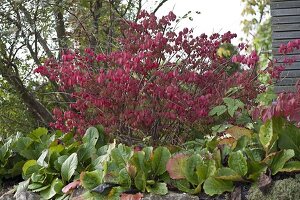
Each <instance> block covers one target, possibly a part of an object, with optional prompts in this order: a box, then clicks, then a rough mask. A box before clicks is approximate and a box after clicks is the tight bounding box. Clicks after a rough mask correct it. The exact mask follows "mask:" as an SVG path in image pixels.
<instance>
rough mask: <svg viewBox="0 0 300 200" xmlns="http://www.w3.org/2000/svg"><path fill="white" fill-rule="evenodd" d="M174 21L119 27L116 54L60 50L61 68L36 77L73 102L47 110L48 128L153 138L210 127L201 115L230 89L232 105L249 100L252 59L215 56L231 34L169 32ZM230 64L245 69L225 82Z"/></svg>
mask: <svg viewBox="0 0 300 200" xmlns="http://www.w3.org/2000/svg"><path fill="white" fill-rule="evenodd" d="M175 20H176V16H175V15H174V14H173V13H172V12H170V13H169V14H168V15H167V16H164V17H162V18H161V19H157V18H156V17H155V15H153V14H148V13H147V12H142V13H141V14H140V18H139V21H138V22H137V23H135V22H131V21H126V22H125V23H124V27H125V28H126V30H125V31H124V35H125V36H126V37H124V38H121V39H120V40H119V44H120V50H118V51H114V52H112V53H109V54H104V53H99V54H97V53H95V52H94V51H92V50H91V49H86V50H85V52H84V53H79V52H78V51H68V52H65V53H64V55H63V56H62V60H61V61H57V60H55V59H49V60H47V62H45V64H44V66H41V67H39V68H38V69H37V70H36V72H39V73H40V74H42V75H44V76H47V77H48V78H49V79H51V80H53V81H56V82H58V84H59V85H60V90H61V91H63V92H68V93H70V94H71V95H72V97H73V98H74V99H75V102H74V103H70V108H69V110H61V109H59V108H56V109H54V111H53V114H54V115H55V118H56V122H55V123H53V124H52V126H53V127H54V128H56V129H61V130H63V131H69V130H71V129H73V128H75V127H77V128H78V131H79V132H81V133H82V132H83V131H84V130H85V129H86V127H87V126H90V125H95V124H102V125H103V126H104V127H105V128H106V131H107V133H114V132H116V131H118V132H120V133H124V134H126V133H127V132H129V131H132V130H133V131H134V130H140V131H143V133H145V134H146V135H152V136H157V135H156V134H157V133H162V134H166V133H170V132H173V133H174V132H177V131H182V129H183V128H186V127H192V126H193V125H195V124H197V123H199V122H200V123H207V122H208V121H211V119H210V118H209V117H208V112H209V110H210V109H211V108H212V107H214V106H216V105H218V104H219V103H220V102H221V101H222V98H223V97H224V95H225V92H226V91H227V90H228V89H229V88H231V87H235V86H240V87H242V88H244V90H243V91H241V92H240V93H239V94H238V98H240V99H241V100H242V101H243V102H244V103H246V104H247V103H248V104H251V103H252V100H253V99H254V98H255V97H256V95H257V90H256V88H257V82H256V80H255V73H253V70H254V66H255V65H256V63H257V61H258V56H257V55H256V53H255V52H253V53H251V54H250V55H249V56H243V55H236V56H235V57H234V58H233V61H231V60H228V59H226V58H222V57H219V56H218V55H217V50H218V48H219V47H220V45H221V44H223V43H230V42H231V40H232V39H233V38H235V37H236V34H232V33H230V32H227V33H225V34H223V35H219V34H217V33H216V34H213V35H211V36H210V37H208V36H207V35H205V34H202V35H201V36H197V37H194V36H193V34H192V30H189V29H188V28H184V29H183V30H182V31H180V32H179V33H176V32H175V31H174V30H173V28H172V22H174V21H175ZM239 48H240V49H243V48H244V45H239ZM232 62H237V63H241V64H244V65H246V66H248V70H243V71H237V72H235V73H233V74H231V75H229V74H228V73H227V72H226V70H225V69H228V68H229V67H230V66H231V64H232ZM156 139H157V138H156Z"/></svg>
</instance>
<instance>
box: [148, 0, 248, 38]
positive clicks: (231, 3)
mask: <svg viewBox="0 0 300 200" xmlns="http://www.w3.org/2000/svg"><path fill="white" fill-rule="evenodd" d="M155 2H157V0H148V3H149V5H150V4H152V5H153V3H155ZM170 10H173V11H174V13H175V14H176V15H177V16H183V15H184V14H185V13H187V12H188V11H192V13H193V15H192V16H193V19H194V20H193V21H192V22H191V21H189V20H186V21H184V22H182V23H181V27H193V28H195V33H197V34H201V33H206V34H211V33H213V32H218V33H223V32H227V31H229V30H230V31H231V32H234V33H237V34H238V37H239V38H240V37H242V36H243V33H242V30H241V24H240V22H241V20H242V17H241V12H242V4H241V0H169V1H168V2H167V3H165V4H164V5H163V7H162V8H161V9H160V10H159V12H158V13H157V15H159V16H161V15H165V14H166V13H168V12H169V11H170ZM196 11H200V12H201V14H199V15H197V14H195V12H196Z"/></svg>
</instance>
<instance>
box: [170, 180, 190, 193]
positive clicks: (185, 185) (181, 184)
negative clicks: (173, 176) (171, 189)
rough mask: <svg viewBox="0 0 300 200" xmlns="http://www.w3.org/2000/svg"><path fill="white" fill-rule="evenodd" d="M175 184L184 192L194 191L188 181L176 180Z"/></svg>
mask: <svg viewBox="0 0 300 200" xmlns="http://www.w3.org/2000/svg"><path fill="white" fill-rule="evenodd" d="M173 184H174V185H175V186H176V188H178V190H180V191H182V192H186V193H192V191H193V190H192V189H191V188H190V183H189V182H188V181H187V180H186V179H180V180H174V181H173Z"/></svg>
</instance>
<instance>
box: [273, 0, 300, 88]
mask: <svg viewBox="0 0 300 200" xmlns="http://www.w3.org/2000/svg"><path fill="white" fill-rule="evenodd" d="M271 16H272V19H271V22H272V53H273V55H274V58H276V59H280V58H282V56H281V55H280V54H279V53H278V50H279V47H280V44H282V43H287V42H289V41H290V40H294V39H300V0H271ZM288 57H290V58H292V57H295V59H296V62H295V63H293V64H291V65H289V66H287V67H286V69H285V71H283V72H282V73H281V75H280V80H279V81H278V82H277V83H275V91H276V92H283V91H292V92H293V91H295V87H294V85H295V83H296V82H297V81H298V80H299V79H300V50H298V51H295V52H293V53H291V54H288ZM278 64H280V62H279V63H278Z"/></svg>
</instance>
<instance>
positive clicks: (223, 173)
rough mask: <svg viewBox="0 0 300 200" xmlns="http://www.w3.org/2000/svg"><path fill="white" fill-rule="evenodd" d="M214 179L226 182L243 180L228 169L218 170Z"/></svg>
mask: <svg viewBox="0 0 300 200" xmlns="http://www.w3.org/2000/svg"><path fill="white" fill-rule="evenodd" d="M215 178H216V179H221V180H228V181H242V180H243V178H242V177H241V176H240V175H239V174H238V173H237V172H236V171H234V170H233V169H231V168H228V167H223V168H220V169H219V170H218V172H217V174H216V177H215Z"/></svg>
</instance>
